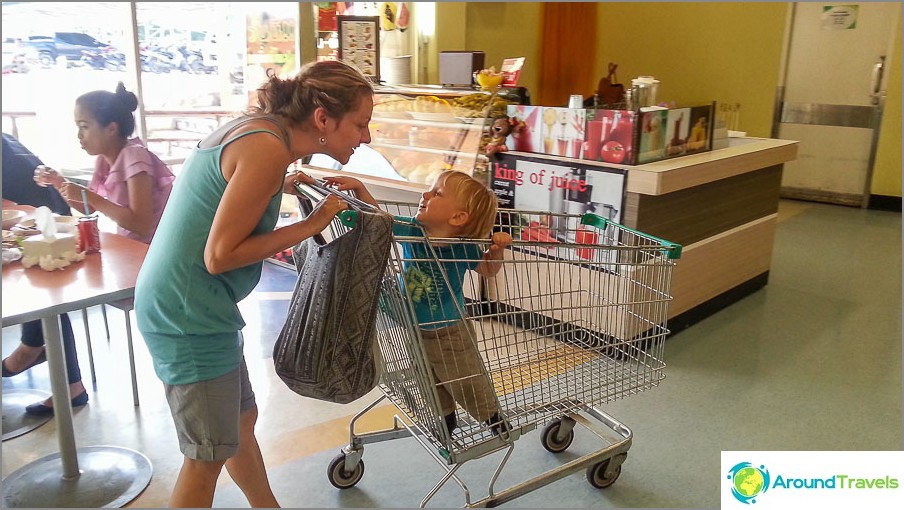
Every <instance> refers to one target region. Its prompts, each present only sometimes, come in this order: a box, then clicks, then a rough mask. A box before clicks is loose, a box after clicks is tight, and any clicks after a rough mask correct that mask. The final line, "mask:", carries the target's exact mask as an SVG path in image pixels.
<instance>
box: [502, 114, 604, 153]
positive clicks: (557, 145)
mask: <svg viewBox="0 0 904 510" xmlns="http://www.w3.org/2000/svg"><path fill="white" fill-rule="evenodd" d="M506 113H507V114H508V116H509V117H514V118H517V119H518V120H519V121H521V122H522V123H521V124H520V125H519V127H518V128H516V129H515V130H513V131H512V133H511V134H509V136H508V139H507V140H506V145H507V146H508V147H509V148H510V149H511V150H516V151H522V152H534V153H538V154H548V155H551V156H562V157H567V158H575V159H581V158H582V157H583V147H584V126H585V124H586V114H587V110H585V109H583V108H558V107H551V106H524V105H510V106H508V110H507V112H506Z"/></svg>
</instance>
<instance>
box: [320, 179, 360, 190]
mask: <svg viewBox="0 0 904 510" xmlns="http://www.w3.org/2000/svg"><path fill="white" fill-rule="evenodd" d="M323 182H324V183H325V184H326V185H327V186H334V187H335V188H336V189H338V190H339V191H354V192H358V191H360V190H361V189H363V188H364V184H363V183H362V182H361V181H359V180H358V179H355V178H354V177H344V176H338V175H337V176H335V177H324V178H323Z"/></svg>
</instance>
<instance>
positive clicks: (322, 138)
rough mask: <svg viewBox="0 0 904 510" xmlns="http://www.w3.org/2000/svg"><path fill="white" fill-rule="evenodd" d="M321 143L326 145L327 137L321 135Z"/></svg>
mask: <svg viewBox="0 0 904 510" xmlns="http://www.w3.org/2000/svg"><path fill="white" fill-rule="evenodd" d="M320 145H326V137H323V136H321V137H320Z"/></svg>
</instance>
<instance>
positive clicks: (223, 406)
mask: <svg viewBox="0 0 904 510" xmlns="http://www.w3.org/2000/svg"><path fill="white" fill-rule="evenodd" d="M163 386H164V388H165V389H166V401H167V402H169V406H170V412H171V413H172V415H173V422H174V423H175V424H176V435H177V436H178V437H179V449H180V450H182V454H183V455H185V456H186V457H188V458H190V459H195V460H204V461H216V460H226V459H228V458H229V457H232V456H233V455H235V454H236V452H237V451H238V449H239V415H240V414H241V413H244V412H245V411H248V410H249V409H253V408H254V406H255V402H254V391H253V390H252V389H251V381H250V380H249V379H248V367H247V366H245V358H242V362H241V364H240V365H239V366H238V368H236V369H235V370H233V371H231V372H229V373H227V374H224V375H221V376H220V377H217V378H214V379H210V380H209V381H201V382H196V383H191V384H175V385H173V384H164V385H163Z"/></svg>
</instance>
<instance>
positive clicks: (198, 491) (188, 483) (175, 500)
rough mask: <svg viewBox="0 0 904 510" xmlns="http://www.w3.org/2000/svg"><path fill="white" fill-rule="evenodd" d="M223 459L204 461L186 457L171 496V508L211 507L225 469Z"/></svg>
mask: <svg viewBox="0 0 904 510" xmlns="http://www.w3.org/2000/svg"><path fill="white" fill-rule="evenodd" d="M223 462H224V461H222V460H215V461H203V460H196V459H191V458H188V457H185V458H184V459H183V461H182V469H181V470H180V471H179V477H178V478H176V485H175V486H174V487H173V493H172V495H171V496H170V501H169V506H170V508H210V507H211V506H213V494H214V492H215V490H216V488H217V478H218V477H219V476H220V471H221V470H222V469H223Z"/></svg>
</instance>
